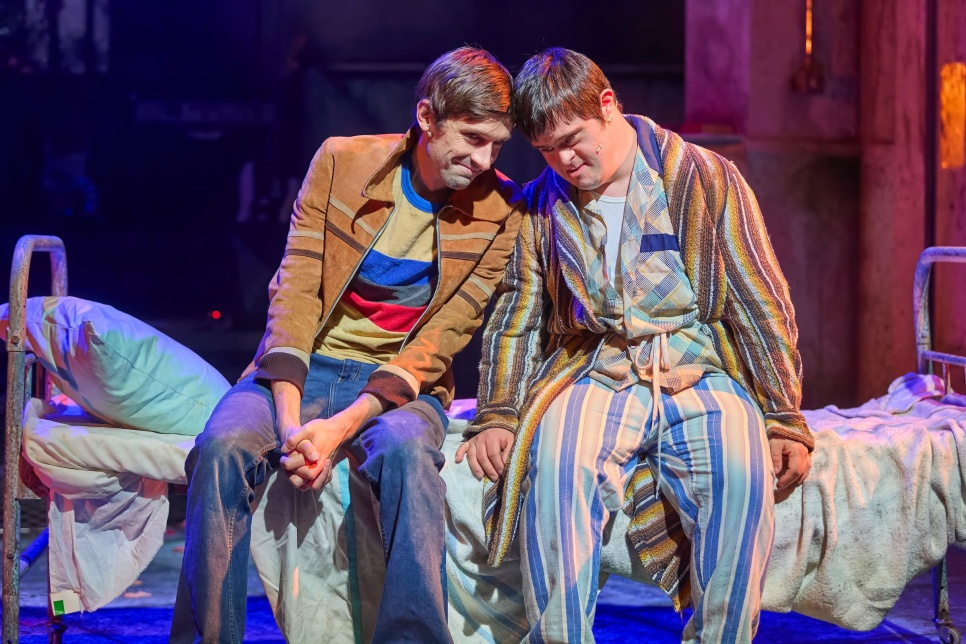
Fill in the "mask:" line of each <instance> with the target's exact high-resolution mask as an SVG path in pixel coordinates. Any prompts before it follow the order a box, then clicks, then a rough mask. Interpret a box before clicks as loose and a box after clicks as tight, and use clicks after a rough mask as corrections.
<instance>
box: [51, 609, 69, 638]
mask: <svg viewBox="0 0 966 644" xmlns="http://www.w3.org/2000/svg"><path fill="white" fill-rule="evenodd" d="M66 630H67V626H65V625H64V619H63V618H62V617H60V616H59V615H58V616H57V617H54V616H53V615H48V616H47V641H48V642H49V644H61V643H62V642H63V638H64V631H66Z"/></svg>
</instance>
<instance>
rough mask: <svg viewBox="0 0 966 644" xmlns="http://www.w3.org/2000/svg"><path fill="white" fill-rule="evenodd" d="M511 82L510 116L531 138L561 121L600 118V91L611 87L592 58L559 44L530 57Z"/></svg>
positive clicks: (601, 116) (524, 133)
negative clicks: (511, 102)
mask: <svg viewBox="0 0 966 644" xmlns="http://www.w3.org/2000/svg"><path fill="white" fill-rule="evenodd" d="M514 85H515V88H514V91H513V118H514V120H515V121H516V124H517V127H518V128H519V129H520V131H521V132H522V133H523V135H524V136H525V137H527V138H528V139H530V140H531V141H532V140H533V139H534V138H536V137H537V136H540V135H541V134H543V133H544V132H546V131H547V130H548V129H552V128H554V127H556V126H557V125H558V124H559V123H562V122H564V121H569V120H571V119H575V118H580V119H600V120H603V118H604V117H603V115H602V114H601V111H600V94H601V92H603V91H604V90H605V89H611V90H612V89H613V88H611V86H610V81H609V80H607V77H606V76H604V72H602V71H601V70H600V67H598V66H597V64H596V63H594V61H592V60H591V59H589V58H587V57H586V56H584V55H583V54H579V53H577V52H575V51H571V50H570V49H564V48H562V47H552V48H550V49H546V50H544V51H542V52H540V53H539V54H536V55H535V56H531V57H530V59H529V60H527V62H526V63H524V64H523V68H522V69H520V71H519V73H518V74H517V76H516V79H515V81H514ZM618 107H620V103H618Z"/></svg>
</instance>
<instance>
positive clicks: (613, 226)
mask: <svg viewBox="0 0 966 644" xmlns="http://www.w3.org/2000/svg"><path fill="white" fill-rule="evenodd" d="M594 201H596V202H597V208H598V209H599V210H600V214H601V217H603V219H604V226H606V227H607V241H606V243H605V244H604V261H605V263H606V264H607V271H608V275H609V276H610V283H611V284H613V285H615V286H616V285H617V284H618V283H619V282H618V279H617V275H618V273H619V270H620V269H619V266H620V256H621V229H622V228H623V227H624V206H625V204H626V203H627V197H607V196H604V195H597V194H595V195H594Z"/></svg>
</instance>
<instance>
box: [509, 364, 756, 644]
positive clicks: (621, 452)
mask: <svg viewBox="0 0 966 644" xmlns="http://www.w3.org/2000/svg"><path fill="white" fill-rule="evenodd" d="M651 398H652V396H651V389H650V387H648V386H646V385H645V386H642V385H635V386H632V387H629V388H628V389H625V390H624V391H621V392H615V391H613V390H611V389H609V388H607V387H606V386H604V385H601V384H600V383H597V382H596V381H593V380H591V379H589V378H585V379H583V380H581V381H580V382H578V383H577V384H575V385H574V386H573V387H571V388H570V389H568V390H567V391H565V392H564V393H563V394H561V395H560V396H559V397H558V398H557V399H556V400H555V401H554V402H553V404H552V405H551V407H550V408H549V409H548V411H547V413H546V414H545V415H544V417H543V419H542V420H541V423H540V428H539V430H538V432H537V435H536V440H535V441H534V443H533V446H532V449H531V452H530V472H529V475H528V478H527V479H526V481H525V482H524V488H523V492H524V506H523V515H522V516H521V519H520V547H521V562H520V563H521V568H522V572H523V580H524V584H523V587H524V598H525V602H526V611H527V619H528V621H529V624H530V629H531V630H530V633H529V634H528V635H527V637H526V638H525V640H524V641H527V642H592V641H593V634H592V632H591V626H592V624H593V621H594V608H595V605H596V600H597V591H598V573H599V569H600V542H601V534H602V530H603V527H604V526H605V525H606V524H607V522H608V519H609V518H610V516H611V513H613V512H618V511H620V510H621V508H622V506H623V501H624V489H625V486H626V483H627V480H628V478H629V477H630V475H631V474H632V473H633V470H634V467H635V466H636V465H637V463H638V462H639V459H640V458H646V459H647V463H648V465H649V466H650V467H651V468H652V471H655V470H654V468H655V467H656V466H657V465H658V463H657V453H658V449H657V440H658V434H659V433H660V435H661V440H662V443H663V445H662V449H661V463H660V474H661V478H660V485H661V487H660V489H661V492H662V493H663V495H664V496H665V498H667V499H668V500H669V502H670V503H671V504H672V505H673V506H674V508H675V509H676V510H677V511H678V514H679V515H680V517H681V523H682V525H683V527H684V530H685V532H686V534H687V535H688V537H689V538H690V539H691V541H692V559H691V592H692V606H693V608H694V614H693V616H692V617H691V619H690V620H689V621H688V623H687V625H686V626H685V630H684V634H683V637H682V639H683V640H684V641H700V642H750V641H751V639H752V637H753V636H754V634H755V630H756V629H757V626H758V615H759V611H760V607H761V592H762V588H763V587H764V573H765V566H766V564H767V562H768V555H769V552H770V551H771V544H772V536H773V532H774V496H773V491H772V490H773V485H774V475H773V472H772V468H771V462H770V457H769V452H768V444H767V440H766V437H765V430H764V424H763V421H762V416H761V412H760V411H759V409H758V408H757V406H756V405H755V404H754V403H753V402H752V401H751V399H750V398H749V397H748V394H747V393H745V391H744V390H743V389H742V388H741V387H740V386H739V385H738V384H737V383H735V382H734V381H733V380H731V379H730V378H728V377H727V376H725V375H721V374H709V375H707V376H705V377H704V378H703V379H702V380H701V381H700V382H699V383H698V384H696V385H695V386H693V387H691V388H689V389H686V390H684V391H681V392H678V393H676V394H674V395H668V394H662V395H661V404H662V417H663V423H664V428H663V430H662V431H660V432H659V431H658V429H659V428H658V427H655V426H652V425H654V424H655V423H652V421H651ZM639 635H644V634H639Z"/></svg>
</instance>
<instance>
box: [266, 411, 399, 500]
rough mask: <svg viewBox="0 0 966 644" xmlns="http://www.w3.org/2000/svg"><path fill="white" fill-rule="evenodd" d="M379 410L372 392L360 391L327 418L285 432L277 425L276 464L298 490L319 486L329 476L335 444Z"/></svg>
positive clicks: (343, 441) (353, 435)
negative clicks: (279, 444) (278, 448)
mask: <svg viewBox="0 0 966 644" xmlns="http://www.w3.org/2000/svg"><path fill="white" fill-rule="evenodd" d="M383 411H384V410H383V407H382V405H381V404H380V403H379V401H378V400H377V399H376V398H375V397H374V396H372V395H370V394H363V395H361V396H359V397H358V398H357V399H356V401H355V402H354V403H352V404H351V405H349V406H348V407H346V408H345V409H344V410H342V411H340V412H339V413H338V414H336V415H335V416H332V417H331V418H319V419H316V420H310V421H309V422H307V423H305V424H304V425H302V426H301V427H300V428H299V429H298V430H297V431H295V432H292V433H288V434H287V435H286V433H284V432H283V431H282V430H281V429H280V430H279V437H280V438H282V440H283V443H282V448H281V449H282V452H284V456H282V458H281V460H280V464H281V466H282V467H283V468H284V469H285V471H286V472H287V473H288V480H289V481H290V482H291V483H292V485H294V486H295V487H296V488H298V489H300V490H306V489H309V488H312V489H313V490H321V489H322V488H323V487H325V485H326V484H327V483H328V482H329V481H331V480H332V466H333V463H332V461H333V459H334V458H335V453H336V451H337V450H338V449H339V447H341V446H342V445H343V444H344V443H346V442H348V441H351V440H352V439H353V438H354V437H355V435H356V434H357V433H358V432H359V430H360V429H361V428H362V427H363V425H365V424H366V423H367V422H368V421H369V420H370V419H372V418H375V417H376V416H378V415H379V414H381V413H382V412H383Z"/></svg>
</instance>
